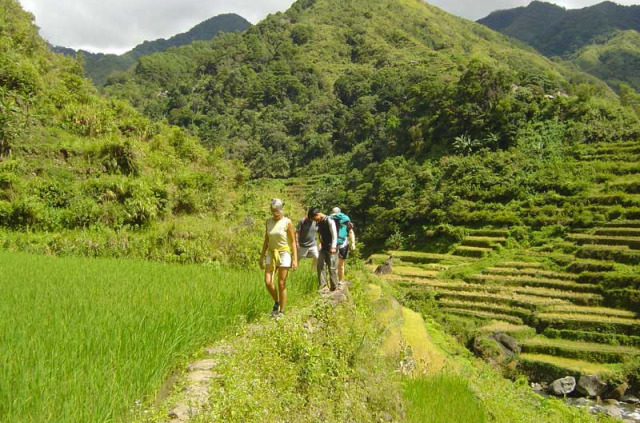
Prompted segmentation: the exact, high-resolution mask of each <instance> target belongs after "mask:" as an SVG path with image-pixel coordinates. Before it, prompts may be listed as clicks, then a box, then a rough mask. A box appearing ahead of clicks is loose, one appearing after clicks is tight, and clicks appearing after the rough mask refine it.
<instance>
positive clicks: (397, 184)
mask: <svg viewBox="0 0 640 423" xmlns="http://www.w3.org/2000/svg"><path fill="white" fill-rule="evenodd" d="M105 91H106V93H108V95H110V96H112V97H116V98H127V99H130V100H131V101H132V102H133V103H134V104H135V105H136V106H137V107H138V108H139V109H140V110H143V111H144V112H145V113H146V114H147V115H149V116H151V117H154V118H156V119H167V120H168V121H169V122H170V123H173V124H176V125H180V126H182V127H185V128H189V129H190V130H191V131H193V132H194V133H196V134H197V135H198V136H199V137H200V139H201V140H202V142H203V143H204V144H205V145H207V146H209V147H212V148H213V147H220V148H222V149H224V150H225V151H226V152H227V154H228V155H229V156H231V157H234V158H239V159H241V160H242V161H243V162H244V163H246V165H247V167H248V168H249V169H250V171H251V173H252V176H253V177H289V176H292V175H296V176H301V177H305V176H307V175H318V174H323V173H330V174H332V175H333V176H331V177H327V178H326V179H322V178H318V179H315V182H316V183H318V185H319V187H318V188H317V189H315V190H313V189H312V190H311V191H313V193H312V195H311V196H310V197H309V199H308V200H309V202H314V203H316V204H322V205H326V206H330V205H331V204H332V203H333V204H336V203H338V204H345V205H348V206H349V209H350V211H351V213H352V214H354V215H355V216H357V217H358V219H359V220H360V221H361V222H362V224H363V225H365V226H366V229H364V230H363V232H362V235H363V237H364V238H365V239H367V240H369V241H373V242H374V243H375V242H384V241H385V240H388V239H389V237H390V236H392V235H393V234H394V233H396V232H397V231H399V233H403V231H408V230H410V228H419V227H421V226H422V225H425V224H438V223H448V222H452V221H454V220H457V221H462V219H461V216H463V215H466V214H467V213H471V210H473V209H477V212H478V213H477V214H474V215H473V216H480V215H485V216H493V217H495V219H494V221H499V220H500V218H503V219H504V222H505V224H511V222H522V220H521V217H517V216H516V217H514V215H511V214H509V213H506V214H502V210H504V205H505V204H507V203H509V202H513V201H516V202H526V201H527V198H528V197H530V196H533V195H536V194H537V193H540V194H541V195H542V193H545V192H548V191H551V190H556V191H558V192H580V190H582V189H584V183H583V182H582V178H583V175H582V174H580V172H577V171H576V172H575V173H574V171H573V170H567V171H566V172H565V171H564V170H563V163H565V162H566V161H567V158H566V157H565V156H564V155H565V149H564V148H565V146H570V145H573V144H580V143H588V142H594V141H597V140H601V139H604V140H607V139H616V140H617V139H621V140H623V139H633V138H637V137H638V136H639V132H638V119H637V117H636V116H635V115H634V114H633V112H632V111H631V110H630V109H623V108H622V107H621V106H620V104H619V103H618V100H617V99H616V98H615V97H614V95H613V93H612V92H611V91H610V90H609V89H608V88H606V87H605V86H604V84H603V83H601V82H600V81H598V80H595V79H594V78H592V77H589V76H588V75H586V74H584V73H581V72H578V71H575V70H572V69H571V68H570V67H565V66H562V65H558V64H555V63H553V62H551V61H549V60H548V59H546V58H544V57H543V56H541V55H539V54H537V53H535V52H533V51H530V50H526V49H522V48H519V47H518V46H516V45H515V44H514V43H512V42H511V41H509V40H508V39H507V38H506V37H504V36H502V35H499V34H497V33H495V32H493V31H491V30H489V29H487V28H486V27H484V26H481V25H479V24H476V23H473V22H469V21H466V20H463V19H460V18H457V17H454V16H452V15H449V14H447V13H445V12H443V11H442V10H440V9H437V8H435V7H432V6H429V5H428V4H424V2H422V1H419V0H376V1H364V0H351V1H347V2H344V1H337V0H316V1H310V0H306V1H298V2H296V3H295V4H294V5H293V6H292V8H291V9H289V10H288V11H287V12H285V13H279V14H275V15H272V16H269V17H268V18H267V19H265V20H264V21H263V22H261V23H259V24H258V25H256V26H254V27H253V28H251V29H250V30H249V31H247V32H246V33H244V34H233V35H225V36H223V37H219V38H218V39H216V40H215V41H214V42H213V43H212V44H208V45H204V44H198V45H193V46H189V47H183V48H180V49H174V50H172V51H171V52H167V53H162V54H155V55H152V56H148V57H144V58H142V59H141V60H140V61H139V62H138V64H137V65H136V66H135V67H134V68H132V70H131V71H130V72H128V74H127V75H124V76H123V78H122V80H119V81H113V83H112V84H110V85H109V86H107V87H106V88H105ZM477 153H480V154H477ZM439 160H441V161H440V162H439ZM347 175H348V176H347ZM345 187H348V189H346V190H345ZM483 203H488V204H490V206H488V207H490V208H488V209H484V208H483V206H482V204H483ZM517 209H518V210H521V209H520V208H517ZM516 213H520V211H519V212H516ZM523 213H524V211H523ZM500 216H501V217H500ZM466 220H467V221H468V222H469V223H473V222H477V223H481V220H482V219H474V218H468V219H466ZM486 221H487V219H485V222H486ZM532 222H536V220H535V219H533V220H532ZM540 222H543V220H540ZM516 224H517V223H516Z"/></svg>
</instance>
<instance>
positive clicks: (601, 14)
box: [478, 1, 640, 56]
mask: <svg viewBox="0 0 640 423" xmlns="http://www.w3.org/2000/svg"><path fill="white" fill-rule="evenodd" d="M478 22H479V23H481V24H483V25H486V26H488V27H489V28H492V29H495V30H496V31H499V32H502V33H504V34H507V35H509V36H511V37H514V38H517V39H519V40H522V41H524V42H526V43H528V44H530V45H532V46H533V47H535V48H536V49H537V50H538V51H540V52H542V53H543V54H545V55H546V56H562V55H565V54H567V53H573V52H575V51H577V50H578V49H580V48H581V47H583V46H585V45H587V44H591V43H594V42H597V40H598V37H607V36H609V35H610V34H611V33H612V32H614V31H615V30H631V29H633V30H635V31H638V30H640V6H622V5H618V4H615V3H613V2H610V1H605V2H602V3H600V4H597V5H595V6H591V7H585V8H582V9H572V10H566V9H563V8H561V7H559V6H556V5H552V4H549V3H544V2H540V1H533V2H531V3H530V4H529V6H527V7H518V8H515V9H510V10H499V11H496V12H493V13H491V14H490V15H489V16H487V17H486V18H483V19H480V20H478Z"/></svg>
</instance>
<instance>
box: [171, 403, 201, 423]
mask: <svg viewBox="0 0 640 423" xmlns="http://www.w3.org/2000/svg"><path fill="white" fill-rule="evenodd" d="M196 412H197V409H196V408H195V407H192V406H189V405H186V404H179V405H177V406H175V407H174V408H173V409H172V410H171V411H170V412H169V417H170V418H172V419H175V420H177V421H180V422H186V421H187V420H189V419H190V418H191V417H193V416H194V415H195V414H196Z"/></svg>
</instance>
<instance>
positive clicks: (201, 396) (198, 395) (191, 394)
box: [185, 385, 209, 406]
mask: <svg viewBox="0 0 640 423" xmlns="http://www.w3.org/2000/svg"><path fill="white" fill-rule="evenodd" d="M185 395H186V397H187V398H188V400H189V403H190V404H191V405H197V406H202V405H204V404H206V403H207V402H208V400H209V387H208V386H206V385H189V386H187V389H185Z"/></svg>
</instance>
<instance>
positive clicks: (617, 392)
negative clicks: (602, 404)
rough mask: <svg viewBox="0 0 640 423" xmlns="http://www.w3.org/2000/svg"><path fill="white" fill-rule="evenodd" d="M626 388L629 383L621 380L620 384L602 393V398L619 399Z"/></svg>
mask: <svg viewBox="0 0 640 423" xmlns="http://www.w3.org/2000/svg"><path fill="white" fill-rule="evenodd" d="M627 389H629V384H628V383H627V382H622V383H621V384H620V385H618V386H616V387H615V388H613V389H610V390H609V391H607V392H606V393H605V394H604V395H603V398H606V399H614V400H620V399H622V397H624V394H625V393H626V392H627Z"/></svg>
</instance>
